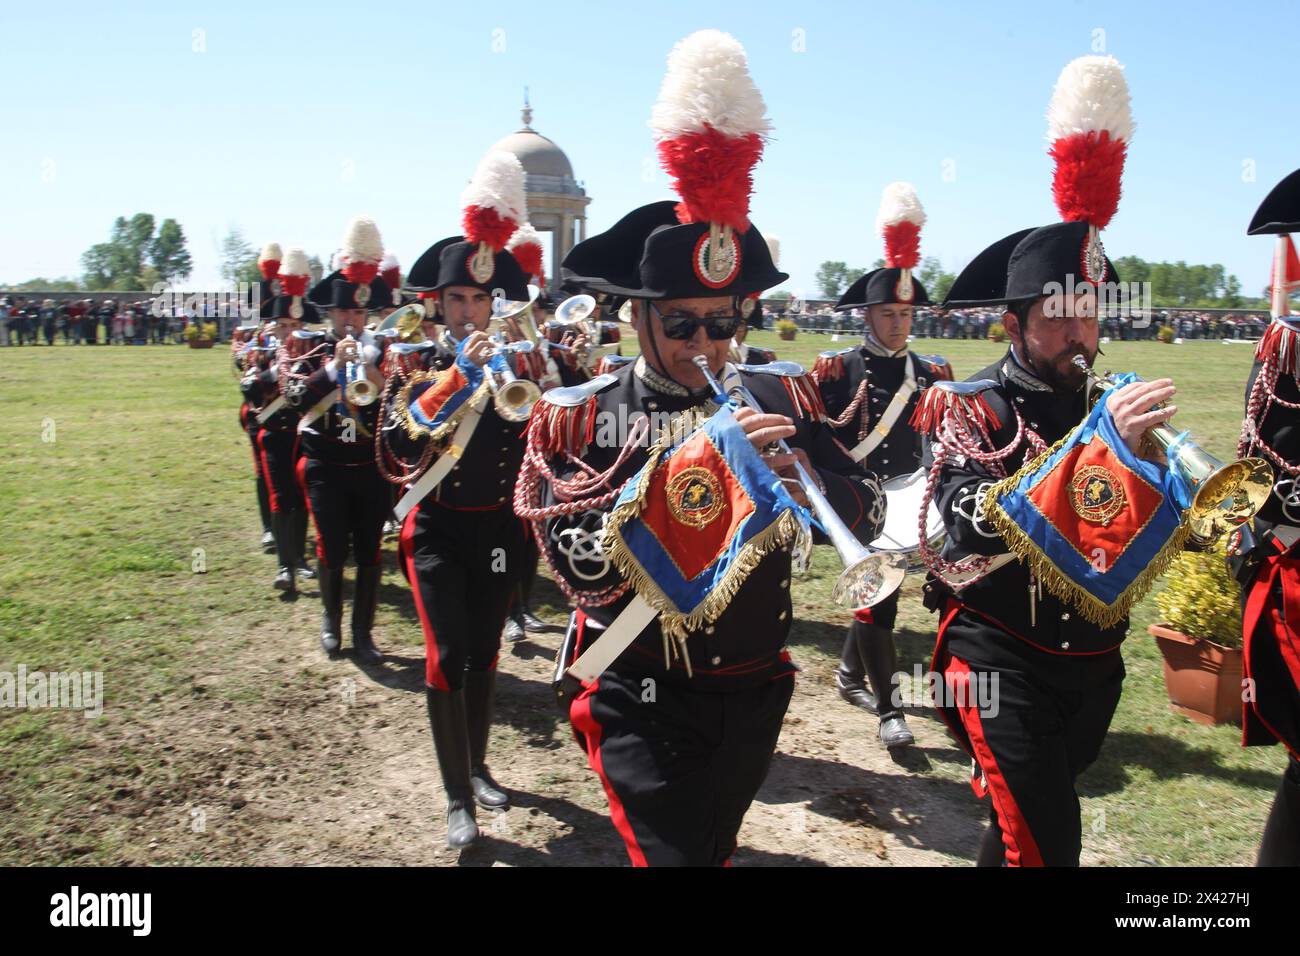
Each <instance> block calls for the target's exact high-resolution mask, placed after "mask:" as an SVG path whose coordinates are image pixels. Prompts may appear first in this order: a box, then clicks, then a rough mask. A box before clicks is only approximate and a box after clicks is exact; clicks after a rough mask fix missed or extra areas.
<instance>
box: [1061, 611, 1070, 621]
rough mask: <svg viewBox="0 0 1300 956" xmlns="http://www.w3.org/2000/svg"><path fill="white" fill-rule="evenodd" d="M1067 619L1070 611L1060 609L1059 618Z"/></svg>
mask: <svg viewBox="0 0 1300 956" xmlns="http://www.w3.org/2000/svg"><path fill="white" fill-rule="evenodd" d="M1069 619H1070V612H1069V611H1062V612H1061V620H1062V621H1068V620H1069Z"/></svg>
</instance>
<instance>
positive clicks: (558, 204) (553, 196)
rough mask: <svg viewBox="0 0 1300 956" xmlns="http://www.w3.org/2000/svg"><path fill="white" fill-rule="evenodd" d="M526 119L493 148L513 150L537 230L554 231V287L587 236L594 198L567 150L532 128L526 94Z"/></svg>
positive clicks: (550, 267) (549, 277) (550, 270)
mask: <svg viewBox="0 0 1300 956" xmlns="http://www.w3.org/2000/svg"><path fill="white" fill-rule="evenodd" d="M523 121H524V125H523V129H519V130H516V131H515V132H513V133H511V134H510V135H509V136H507V137H506V138H505V139H503V140H500V141H499V142H497V143H496V144H495V145H494V146H493V147H492V149H493V150H498V149H503V150H505V151H506V152H508V153H514V155H515V156H517V157H519V162H520V164H521V165H522V166H523V167H524V191H525V192H526V193H527V195H528V218H529V221H530V222H532V224H533V228H534V229H536V230H537V231H538V232H549V233H550V234H551V255H550V261H549V262H547V263H546V281H547V283H548V285H550V286H551V289H552V290H554V289H555V288H556V276H557V275H558V273H559V265H560V263H561V262H563V261H564V257H565V256H566V255H568V254H569V250H570V249H572V248H573V247H574V245H575V244H576V243H578V242H581V241H582V240H583V239H586V238H587V204H588V203H589V202H591V199H590V198H589V197H588V196H587V192H586V190H585V189H583V188H582V184H581V183H580V182H578V181H577V180H576V179H574V178H573V165H572V164H571V163H570V162H569V157H567V156H565V155H564V150H562V149H560V147H558V146H556V145H555V143H553V142H551V140H549V139H547V138H546V137H545V136H543V135H542V134H541V133H539V132H537V130H535V129H533V126H532V123H533V109H532V107H531V106H529V105H528V97H527V95H525V96H524V110H523Z"/></svg>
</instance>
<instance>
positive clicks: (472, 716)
mask: <svg viewBox="0 0 1300 956" xmlns="http://www.w3.org/2000/svg"><path fill="white" fill-rule="evenodd" d="M496 687H497V672H496V671H495V670H490V671H466V672H465V717H466V720H467V722H468V725H469V767H470V770H469V784H470V787H471V788H472V789H473V791H474V801H475V802H476V803H477V804H478V805H479V806H480V807H483V808H484V809H485V810H500V809H501V808H502V807H507V806H509V805H510V797H509V795H507V794H506V793H505V791H503V790H502V789H501V788H500V787H499V786H497V782H496V781H495V780H493V779H492V775H491V774H489V773H488V769H487V745H488V736H489V735H490V734H491V732H492V711H493V705H494V704H495V702H496Z"/></svg>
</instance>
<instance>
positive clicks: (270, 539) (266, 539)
mask: <svg viewBox="0 0 1300 956" xmlns="http://www.w3.org/2000/svg"><path fill="white" fill-rule="evenodd" d="M257 511H258V514H260V515H261V516H262V550H263V551H265V552H266V553H267V554H274V553H275V532H274V531H272V530H271V496H270V495H269V494H268V493H267V490H266V479H265V478H263V477H262V469H260V468H259V469H258V470H257Z"/></svg>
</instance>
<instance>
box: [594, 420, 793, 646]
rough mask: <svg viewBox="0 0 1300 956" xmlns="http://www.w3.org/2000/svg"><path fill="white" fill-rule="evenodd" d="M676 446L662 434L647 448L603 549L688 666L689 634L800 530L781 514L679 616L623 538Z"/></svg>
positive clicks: (715, 613)
mask: <svg viewBox="0 0 1300 956" xmlns="http://www.w3.org/2000/svg"><path fill="white" fill-rule="evenodd" d="M678 444H679V442H678V441H674V440H672V438H671V437H669V436H665V439H664V440H662V441H660V442H659V443H657V444H656V445H655V447H654V448H652V449H651V451H650V460H651V461H654V462H656V465H655V467H654V468H647V469H646V470H645V471H644V472H643V473H642V475H641V480H640V482H639V483H638V485H637V489H636V494H635V495H634V496H633V497H631V498H629V499H628V500H627V501H625V502H623V504H621V505H619V506H618V507H616V508H615V509H614V510H613V511H611V512H610V515H609V522H608V524H606V526H605V551H606V554H608V556H609V559H610V561H611V562H613V564H614V566H615V567H616V568H618V571H619V573H620V574H622V575H623V577H624V578H625V579H626V580H627V581H628V582H629V583H630V584H631V585H632V587H633V588H635V589H636V593H637V594H639V595H640V596H641V598H642V599H643V600H644V601H645V602H646V603H647V604H649V605H650V606H651V607H653V608H654V609H655V610H656V611H658V612H659V626H660V628H661V629H662V630H663V633H664V637H665V640H667V639H669V638H671V639H672V640H673V641H674V642H675V643H676V645H677V647H678V648H679V649H680V650H681V653H682V657H683V658H684V659H685V660H686V661H687V667H688V668H689V666H690V664H689V660H690V658H689V656H687V655H686V648H685V644H686V637H687V634H688V633H690V632H691V631H698V630H700V629H701V628H704V627H706V626H707V625H709V624H712V623H713V622H714V621H716V620H717V619H718V617H719V616H720V615H721V614H722V612H723V611H725V610H726V609H727V606H728V605H729V604H730V603H731V601H732V599H733V598H734V597H735V596H736V593H737V592H738V591H739V590H740V588H741V586H742V585H743V584H744V583H745V580H746V578H748V577H749V574H750V572H751V571H753V570H754V568H756V567H758V564H759V562H760V561H762V560H763V558H764V557H766V556H767V555H768V554H770V553H771V552H773V551H775V550H776V549H777V548H782V547H786V546H788V545H789V544H790V543H791V542H792V541H793V540H794V538H795V535H796V534H797V533H798V530H799V520H798V519H797V518H796V517H795V515H794V512H792V511H791V510H790V509H789V508H787V509H786V510H785V511H783V512H781V514H780V515H779V516H778V517H777V519H776V520H775V521H773V522H772V523H771V524H770V525H768V526H767V527H766V528H764V529H763V530H762V531H760V532H759V533H758V534H757V535H755V536H754V537H753V538H751V539H750V540H749V541H748V542H747V543H746V544H745V546H744V547H743V548H741V550H740V553H739V554H738V555H737V556H736V560H735V561H734V562H733V563H732V565H731V567H729V568H728V569H727V572H726V574H724V575H723V577H722V580H721V581H719V582H718V583H717V584H716V585H715V586H714V588H713V590H711V591H710V592H709V593H708V595H707V596H706V597H705V598H704V600H702V601H701V602H700V603H699V604H697V605H696V606H695V607H693V608H691V609H690V610H689V611H686V612H682V611H681V610H679V609H678V607H677V605H676V604H674V603H673V601H672V599H671V598H669V597H668V595H666V594H664V592H663V591H662V590H660V588H659V585H658V583H657V582H656V581H655V579H654V578H653V577H651V576H650V574H649V573H648V572H647V571H646V570H645V568H643V567H642V566H641V564H640V562H639V561H637V559H636V558H635V557H634V556H633V555H632V552H631V549H630V548H628V546H627V542H626V541H624V540H623V535H622V534H621V529H622V526H623V525H624V523H626V522H627V521H629V520H630V519H632V518H635V517H638V516H639V515H640V514H641V509H642V506H643V504H644V502H645V496H646V492H647V490H648V489H649V487H650V482H651V480H652V479H653V477H654V475H655V473H656V472H657V471H658V470H659V469H660V468H661V467H663V461H662V460H661V459H662V456H663V454H664V452H666V451H668V450H669V449H671V448H675V447H676V446H677V445H678Z"/></svg>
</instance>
